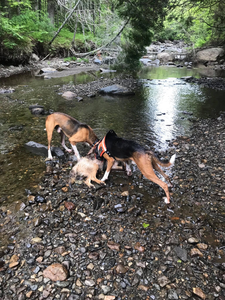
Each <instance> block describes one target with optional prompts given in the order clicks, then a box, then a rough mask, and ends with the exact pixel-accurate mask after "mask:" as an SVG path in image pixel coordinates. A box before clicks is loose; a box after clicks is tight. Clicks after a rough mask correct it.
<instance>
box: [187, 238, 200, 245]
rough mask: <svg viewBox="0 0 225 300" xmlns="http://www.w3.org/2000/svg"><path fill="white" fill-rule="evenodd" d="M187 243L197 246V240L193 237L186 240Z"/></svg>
mask: <svg viewBox="0 0 225 300" xmlns="http://www.w3.org/2000/svg"><path fill="white" fill-rule="evenodd" d="M188 243H190V244H197V243H198V239H197V238H195V237H190V238H189V239H188Z"/></svg>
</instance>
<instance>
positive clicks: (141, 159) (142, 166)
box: [133, 154, 170, 203]
mask: <svg viewBox="0 0 225 300" xmlns="http://www.w3.org/2000/svg"><path fill="white" fill-rule="evenodd" d="M133 158H134V161H135V162H136V164H137V166H138V168H139V170H140V171H141V173H142V174H143V175H144V176H145V177H146V178H147V179H149V180H151V181H152V182H154V183H156V184H158V185H159V186H160V187H161V188H162V189H163V190H164V192H165V194H166V199H165V202H166V203H170V194H169V188H168V185H167V184H166V183H165V182H163V181H162V180H160V179H159V178H158V177H157V176H156V174H155V173H154V170H153V166H152V160H151V159H149V156H148V155H147V154H141V155H140V154H137V155H135V156H134V157H133Z"/></svg>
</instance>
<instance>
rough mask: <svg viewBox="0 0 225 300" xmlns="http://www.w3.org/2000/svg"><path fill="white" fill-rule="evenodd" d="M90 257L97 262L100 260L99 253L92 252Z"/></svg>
mask: <svg viewBox="0 0 225 300" xmlns="http://www.w3.org/2000/svg"><path fill="white" fill-rule="evenodd" d="M88 257H89V258H90V259H93V260H97V259H98V258H99V254H98V252H91V253H90V254H89V255H88Z"/></svg>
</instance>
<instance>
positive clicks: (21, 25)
mask: <svg viewBox="0 0 225 300" xmlns="http://www.w3.org/2000/svg"><path fill="white" fill-rule="evenodd" d="M53 30H54V28H53V26H52V25H51V24H50V20H49V19H48V17H47V15H46V14H43V13H40V12H34V11H32V10H29V9H26V10H24V11H23V12H22V13H21V14H20V15H15V16H13V17H12V18H11V19H9V18H6V17H5V16H4V14H1V17H0V38H1V40H2V46H3V47H4V48H7V49H14V48H18V49H23V50H25V49H26V50H27V51H31V49H32V46H34V45H35V44H36V43H37V42H40V43H47V42H48V41H49V40H50V38H51V36H52V35H53Z"/></svg>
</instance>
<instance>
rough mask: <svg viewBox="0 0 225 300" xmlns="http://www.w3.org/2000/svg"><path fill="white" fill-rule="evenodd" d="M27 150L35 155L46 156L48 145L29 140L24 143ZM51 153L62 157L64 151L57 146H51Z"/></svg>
mask: <svg viewBox="0 0 225 300" xmlns="http://www.w3.org/2000/svg"><path fill="white" fill-rule="evenodd" d="M25 147H26V149H27V150H28V151H30V152H31V153H33V154H35V155H41V156H45V157H47V156H48V147H47V146H44V145H42V144H39V143H36V142H33V141H30V142H27V143H26V144H25ZM51 151H52V155H53V156H57V157H59V158H64V152H63V151H62V150H61V149H60V148H59V147H51Z"/></svg>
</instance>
